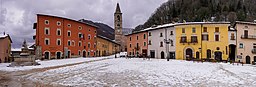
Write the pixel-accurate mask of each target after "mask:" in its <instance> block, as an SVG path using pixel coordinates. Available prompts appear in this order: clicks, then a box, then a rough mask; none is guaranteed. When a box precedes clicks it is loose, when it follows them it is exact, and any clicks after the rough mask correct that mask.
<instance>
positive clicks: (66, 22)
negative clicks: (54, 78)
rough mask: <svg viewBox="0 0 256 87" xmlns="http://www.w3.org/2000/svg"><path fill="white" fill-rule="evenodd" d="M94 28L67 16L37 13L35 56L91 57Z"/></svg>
mask: <svg viewBox="0 0 256 87" xmlns="http://www.w3.org/2000/svg"><path fill="white" fill-rule="evenodd" d="M96 28H97V26H94V25H90V24H86V23H83V22H79V21H76V20H72V19H68V18H63V17H57V16H51V15H44V14H37V23H35V24H34V29H36V35H35V36H34V39H35V44H36V46H37V47H36V56H37V58H41V59H54V58H57V59H60V58H70V57H81V56H83V57H92V56H94V55H95V52H96V33H97V31H96Z"/></svg>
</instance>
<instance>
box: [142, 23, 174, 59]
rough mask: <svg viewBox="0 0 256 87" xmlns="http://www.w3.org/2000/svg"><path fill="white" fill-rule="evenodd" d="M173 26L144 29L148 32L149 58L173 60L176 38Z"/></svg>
mask: <svg viewBox="0 0 256 87" xmlns="http://www.w3.org/2000/svg"><path fill="white" fill-rule="evenodd" d="M173 25H174V24H166V25H162V26H158V27H155V28H149V29H146V30H148V54H149V56H150V57H151V58H159V59H160V58H161V59H165V58H167V57H168V58H170V59H175V41H176V39H175V38H176V37H175V28H174V26H173ZM167 49H168V50H167ZM168 52H169V53H168Z"/></svg>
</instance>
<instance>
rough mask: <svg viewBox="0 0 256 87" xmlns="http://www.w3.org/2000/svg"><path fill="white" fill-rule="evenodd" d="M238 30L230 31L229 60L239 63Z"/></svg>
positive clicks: (231, 29) (230, 29)
mask: <svg viewBox="0 0 256 87" xmlns="http://www.w3.org/2000/svg"><path fill="white" fill-rule="evenodd" d="M236 38H237V36H236V29H234V28H229V30H228V42H229V60H233V61H239V59H238V58H236Z"/></svg>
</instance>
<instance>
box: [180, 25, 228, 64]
mask: <svg viewBox="0 0 256 87" xmlns="http://www.w3.org/2000/svg"><path fill="white" fill-rule="evenodd" d="M229 25H230V23H229V22H224V23H219V22H218V23H215V22H195V23H181V24H177V25H176V26H175V30H176V59H180V60H185V59H191V58H196V59H216V60H220V61H221V60H228V52H229V51H228V49H229V48H228V45H229V40H228V28H229Z"/></svg>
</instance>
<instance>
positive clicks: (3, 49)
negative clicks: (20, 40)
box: [0, 34, 12, 63]
mask: <svg viewBox="0 0 256 87" xmlns="http://www.w3.org/2000/svg"><path fill="white" fill-rule="evenodd" d="M11 43H12V40H11V38H10V36H9V35H8V34H7V35H5V34H3V35H0V63H6V62H10V61H11V59H10V58H11V54H10V52H11Z"/></svg>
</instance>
